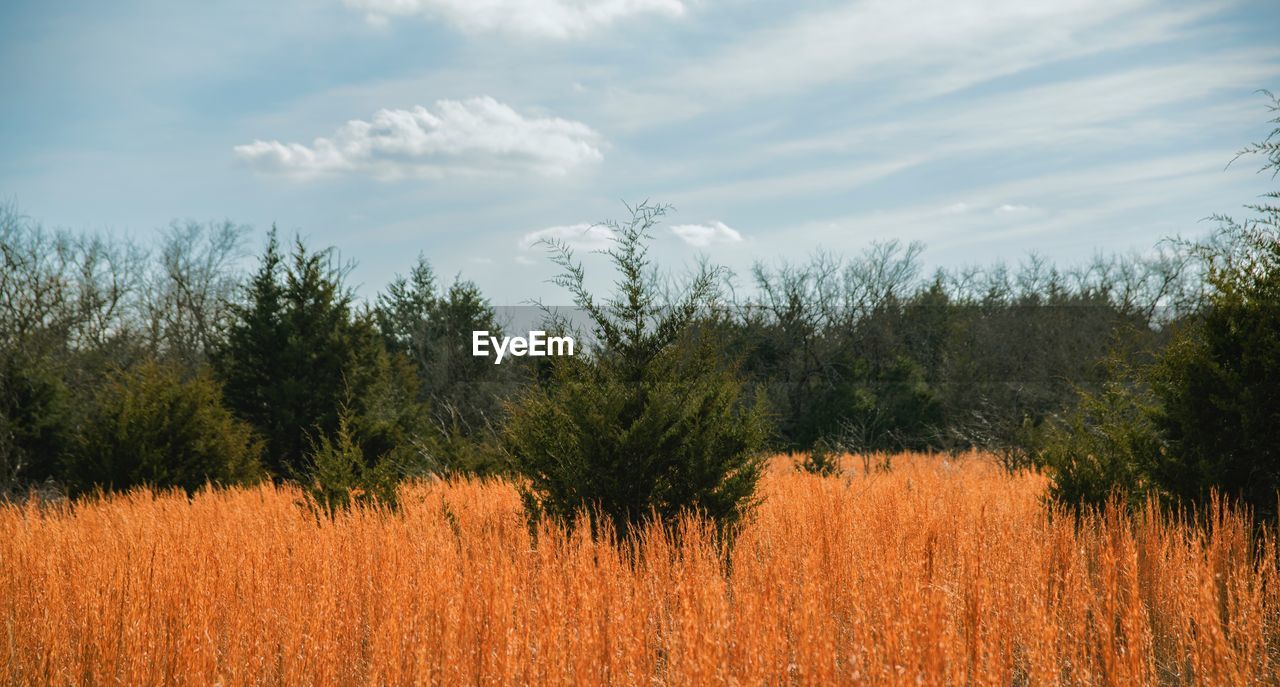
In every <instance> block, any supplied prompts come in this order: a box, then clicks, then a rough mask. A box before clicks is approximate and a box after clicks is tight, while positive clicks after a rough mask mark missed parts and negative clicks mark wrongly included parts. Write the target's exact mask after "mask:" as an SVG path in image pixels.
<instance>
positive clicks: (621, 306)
mask: <svg viewBox="0 0 1280 687" xmlns="http://www.w3.org/2000/svg"><path fill="white" fill-rule="evenodd" d="M663 213H664V209H663V208H661V207H655V206H651V205H647V204H646V205H640V206H639V207H637V208H635V209H634V210H633V216H632V218H631V220H630V221H629V222H627V223H626V224H623V225H617V224H611V225H610V226H611V227H612V229H613V230H614V231H615V232H616V240H615V244H614V247H613V248H612V249H611V250H609V251H608V252H607V255H608V256H609V258H610V259H611V261H612V262H613V265H614V266H615V267H616V268H617V270H618V272H619V273H620V278H619V280H618V293H617V295H616V296H615V297H614V298H613V299H611V300H609V301H607V302H605V303H597V302H596V300H595V299H594V298H593V297H592V296H591V294H590V293H589V292H588V291H587V289H586V285H585V275H584V272H583V268H582V266H581V264H580V263H576V262H574V260H573V254H572V251H570V250H569V248H568V247H567V246H565V245H563V244H552V248H553V249H554V250H555V252H556V255H557V257H556V261H557V264H559V265H560V266H561V267H562V268H563V269H564V273H563V274H562V275H561V277H560V278H559V279H558V283H559V284H560V285H562V286H564V287H566V288H567V289H568V290H569V291H570V293H571V294H572V295H573V297H574V301H575V302H576V304H577V306H578V307H579V308H581V309H582V310H583V311H584V312H585V313H586V314H587V315H588V316H589V317H590V319H591V322H592V324H593V334H594V336H595V338H596V339H597V341H598V343H599V347H598V349H597V350H595V351H594V352H592V353H591V354H588V355H579V356H576V357H561V358H553V359H552V370H551V374H550V377H549V379H547V380H546V381H545V383H542V384H538V385H535V386H533V387H530V388H529V389H528V390H526V392H525V393H524V394H522V395H521V396H520V397H518V399H517V400H516V401H515V402H513V403H512V404H511V405H510V409H509V412H510V416H509V419H508V423H507V427H506V434H505V436H506V441H507V446H508V450H509V451H510V453H511V455H512V456H513V458H514V461H515V467H516V470H517V471H518V472H519V473H520V474H522V475H523V476H524V477H525V478H527V480H528V488H527V489H526V491H525V495H524V496H525V503H526V505H527V507H528V508H529V510H530V513H531V515H534V516H539V515H547V516H550V517H553V518H556V519H562V520H573V519H574V518H575V517H576V516H577V515H578V514H579V513H580V512H591V513H594V514H598V515H600V516H602V517H603V518H605V519H606V520H607V521H608V522H609V523H610V524H611V525H612V526H613V527H614V528H615V531H617V532H619V533H622V534H626V533H627V532H629V531H631V530H632V528H633V527H634V526H635V525H636V524H638V523H639V522H641V521H643V520H645V519H647V518H649V517H651V516H656V517H658V518H661V519H664V520H669V519H671V518H673V517H675V516H676V515H677V514H678V513H679V512H681V511H683V510H695V511H698V512H700V513H702V514H703V515H706V516H708V517H711V518H713V519H715V520H716V521H718V522H720V523H722V524H728V523H732V522H733V521H735V520H736V519H737V518H738V517H740V516H741V514H742V513H743V511H744V509H745V508H746V507H747V506H748V505H749V504H750V503H751V499H752V494H753V492H754V489H755V485H756V481H757V479H758V477H759V474H760V467H761V462H760V459H759V457H758V455H759V451H760V450H761V448H762V447H763V444H764V439H765V436H766V422H765V418H764V412H763V404H762V403H760V402H757V403H754V404H752V403H748V402H745V399H744V398H743V397H742V384H741V382H740V380H739V379H738V377H737V375H736V373H735V371H734V370H733V369H732V367H731V366H730V365H728V364H726V362H725V360H724V355H723V349H722V348H721V347H720V345H719V344H718V342H716V341H713V340H712V339H711V338H710V337H707V336H700V335H699V328H698V322H699V317H700V316H701V315H705V314H706V311H707V310H708V309H710V308H712V307H714V298H715V289H716V275H715V274H714V273H713V272H710V271H706V270H704V271H703V272H702V273H700V274H699V275H698V276H697V277H696V278H695V279H694V281H693V282H692V283H691V284H690V286H689V288H688V289H687V292H686V293H685V294H684V296H683V297H682V298H681V299H680V300H679V301H678V302H676V303H674V304H670V305H668V304H664V303H662V302H660V301H659V298H658V296H659V293H658V289H657V288H656V285H655V280H654V278H653V274H652V272H651V268H650V263H649V260H648V258H647V241H648V240H649V239H650V238H651V234H650V232H651V231H652V229H653V227H654V226H655V225H656V223H657V221H658V220H659V218H660V217H661V216H662V215H663Z"/></svg>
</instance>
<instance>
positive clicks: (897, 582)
mask: <svg viewBox="0 0 1280 687" xmlns="http://www.w3.org/2000/svg"><path fill="white" fill-rule="evenodd" d="M777 462H778V463H782V462H783V460H782V459H779V460H778V461H777ZM1044 486H1045V484H1044V480H1043V478H1042V477H1040V476H1038V475H1035V474H1031V473H1023V474H1018V475H1008V474H1006V473H1004V472H1002V471H1001V470H999V469H998V468H996V467H994V466H993V465H992V464H991V463H990V462H989V461H987V460H985V459H983V458H982V457H980V456H970V457H967V458H963V459H960V460H945V459H943V458H940V457H932V456H899V457H897V458H896V459H895V461H894V469H893V470H892V471H891V472H887V473H873V474H869V475H868V474H863V473H862V471H861V470H857V471H856V473H855V474H852V475H850V476H844V477H827V478H822V477H815V476H810V475H805V474H799V473H796V472H794V471H792V470H790V468H789V467H788V466H786V465H782V464H778V465H776V466H775V467H774V468H773V469H771V470H770V471H769V474H768V475H767V476H766V478H765V479H764V481H763V484H762V496H763V502H762V503H761V504H760V506H759V507H758V509H757V510H756V511H755V515H754V517H753V518H752V519H751V520H750V522H749V523H748V524H747V525H746V526H745V527H744V529H743V530H742V532H741V534H740V535H739V536H738V538H737V540H736V542H735V544H734V545H733V546H732V547H731V548H730V549H728V550H725V549H724V548H722V547H721V546H720V545H718V544H717V543H716V538H715V537H714V536H712V534H711V532H710V530H709V528H708V527H707V526H706V525H705V524H703V523H700V522H698V521H697V520H696V519H692V518H690V519H687V520H685V521H684V522H681V523H679V525H678V527H677V528H676V529H677V530H678V532H677V533H676V535H675V536H672V535H671V533H670V532H664V531H663V530H661V529H659V528H651V529H649V530H648V531H647V532H645V534H644V536H643V537H642V538H640V539H639V540H638V541H636V542H634V543H633V544H632V545H630V546H615V545H610V544H609V543H607V542H601V541H597V540H593V539H592V538H591V537H590V536H589V535H588V534H587V533H585V532H583V531H565V530H563V529H558V528H556V527H554V526H551V525H542V526H541V527H540V528H539V529H538V530H537V532H535V533H533V534H531V533H530V532H529V530H528V528H527V527H526V524H525V521H524V518H523V514H522V512H521V509H520V503H519V499H518V496H517V494H516V491H515V489H514V488H513V487H512V486H511V485H509V484H506V483H502V482H498V481H477V480H459V481H450V482H440V483H434V484H418V485H414V486H411V487H407V488H405V490H404V492H403V503H402V507H401V508H400V510H398V511H397V512H394V513H388V512H384V511H378V510H371V509H357V510H354V511H352V512H349V513H345V514H340V515H338V516H337V517H336V518H334V519H326V518H317V517H316V516H315V515H314V514H312V512H310V511H309V510H308V509H307V508H305V507H303V506H300V505H299V501H300V499H301V495H300V493H299V492H297V491H295V490H292V489H288V488H279V487H272V486H262V487H258V488H254V489H239V490H231V491H208V492H203V493H200V494H197V495H196V496H194V497H193V498H190V499H188V498H187V497H186V496H184V495H182V494H174V493H165V494H154V493H149V492H145V491H144V492H136V493H131V494H127V495H120V496H111V497H107V498H104V499H101V500H93V501H87V502H80V503H75V504H66V505H55V506H48V505H44V506H40V505H37V504H35V503H29V504H25V505H7V506H3V507H0V619H2V622H3V629H2V630H0V681H3V682H5V683H7V684H18V685H26V684H37V685H44V684H53V685H65V684H96V685H107V684H110V685H152V684H195V685H212V684H219V685H241V684H255V685H256V684H280V685H346V684H360V685H402V684H448V685H454V684H582V685H591V684H646V685H652V684H669V685H713V684H749V685H756V684H778V685H780V684H831V683H866V684H888V685H893V684H912V685H916V684H939V685H956V684H966V683H968V684H1033V685H1051V684H1107V685H1128V684H1152V683H1170V684H1191V683H1194V684H1208V685H1245V684H1256V683H1263V684H1276V683H1277V681H1278V679H1277V676H1276V674H1277V666H1278V665H1280V628H1278V623H1280V585H1278V580H1277V558H1276V549H1275V546H1274V543H1273V542H1272V541H1270V539H1269V538H1267V537H1262V540H1261V541H1259V539H1258V538H1257V537H1256V535H1255V534H1254V533H1253V531H1252V528H1251V525H1250V524H1249V523H1248V521H1247V520H1246V519H1244V518H1242V517H1241V516H1240V515H1238V514H1236V513H1233V512H1231V511H1229V510H1227V509H1218V511H1217V513H1216V515H1215V516H1214V517H1212V518H1211V520H1210V521H1209V522H1207V523H1203V524H1202V525H1201V526H1192V525H1190V524H1188V523H1186V522H1183V521H1181V520H1178V519H1176V518H1171V517H1169V516H1167V515H1165V514H1163V513H1161V512H1160V511H1159V509H1156V508H1154V507H1152V508H1148V509H1147V510H1145V511H1144V512H1142V513H1140V514H1138V515H1135V516H1128V515H1125V514H1123V513H1120V512H1114V511H1112V512H1106V513H1102V514H1096V515H1092V516H1088V517H1086V518H1084V520H1083V521H1081V522H1079V523H1076V522H1074V521H1073V520H1072V519H1071V518H1069V517H1066V516H1064V515H1063V514H1061V513H1054V512H1052V511H1051V510H1049V509H1047V508H1046V507H1045V506H1044V504H1043V502H1042V494H1043V491H1044Z"/></svg>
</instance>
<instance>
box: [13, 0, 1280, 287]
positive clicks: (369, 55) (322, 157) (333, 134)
mask: <svg viewBox="0 0 1280 687" xmlns="http://www.w3.org/2000/svg"><path fill="white" fill-rule="evenodd" d="M1277 28H1280V0H1235V1H1216V0H1214V1H1200V2H1174V1H1170V0H986V1H983V2H958V1H956V0H830V1H827V0H815V1H813V2H753V1H750V0H595V1H593V2H588V1H585V0H252V1H242V0H222V1H220V2H216V3H209V2H202V3H196V2H186V1H177V0H113V2H109V3H107V2H97V1H83V0H62V1H59V2H28V1H25V0H7V1H6V2H3V3H0V64H2V65H3V67H4V68H3V69H2V70H0V93H3V94H4V95H3V105H2V106H0V144H2V145H3V150H4V154H3V155H2V156H0V200H5V201H8V202H11V203H13V204H14V205H16V206H17V208H18V209H19V210H20V211H21V212H22V213H24V214H26V215H28V216H30V217H31V218H33V219H36V220H38V221H40V222H42V223H43V224H45V225H46V226H57V227H68V228H72V229H77V230H84V231H102V232H110V233H115V234H123V235H128V236H131V237H134V238H136V239H139V240H141V241H144V242H145V241H147V240H150V239H152V238H154V237H155V236H156V235H157V233H158V232H159V231H160V229H161V228H163V227H164V226H166V225H168V224H169V223H170V222H171V221H174V220H196V221H213V220H222V219H230V220H232V221H234V222H236V223H243V224H247V225H250V226H252V227H254V229H255V233H254V234H253V237H252V239H251V245H250V246H249V247H250V248H251V249H252V250H255V251H256V250H257V249H258V248H259V247H260V245H261V243H262V237H263V235H264V232H265V230H266V229H267V228H268V227H270V226H271V225H272V224H273V223H274V224H276V225H277V226H278V227H279V228H280V230H281V231H282V232H285V233H288V234H292V233H295V232H296V233H299V234H301V235H302V236H304V237H306V239H307V240H308V241H309V242H310V243H311V244H313V245H317V246H327V245H333V246H336V247H337V249H338V250H339V251H340V253H341V255H342V256H343V257H344V258H348V259H353V260H355V261H356V262H357V267H356V268H355V270H354V272H353V273H352V278H353V279H354V282H355V284H356V285H357V286H358V288H359V289H360V292H361V294H362V295H365V296H371V295H372V294H374V293H376V291H377V290H378V289H380V288H382V287H383V285H385V284H386V282H387V281H388V280H389V279H390V278H391V277H392V276H393V275H394V274H395V273H404V272H407V271H408V270H409V269H410V267H411V266H412V264H413V262H414V260H415V259H416V256H418V255H419V254H421V255H423V256H425V257H426V258H427V259H428V260H429V261H430V262H431V263H432V265H433V266H434V267H435V269H436V271H437V272H438V273H440V274H442V275H445V276H446V277H452V276H453V275H457V274H461V275H462V276H463V277H465V278H467V279H471V280H473V281H475V282H476V283H477V284H479V285H480V287H481V288H482V289H483V290H484V292H485V293H486V295H488V296H489V297H490V298H491V300H492V301H493V302H494V303H495V304H497V305H515V304H519V303H522V302H525V301H526V300H528V299H530V298H541V299H543V300H547V301H549V302H558V301H557V300H556V299H557V297H562V296H563V294H562V293H561V292H560V291H559V290H558V289H557V288H556V287H555V286H553V285H551V284H549V283H547V279H548V278H549V277H550V276H552V275H553V274H554V272H555V268H554V267H553V266H552V265H551V263H550V262H549V261H548V259H547V256H546V254H545V248H544V247H543V246H542V245H541V244H539V243H538V239H539V238H546V237H556V238H560V239H563V240H565V241H567V242H569V243H570V244H572V245H574V246H576V247H578V249H579V252H580V254H586V255H587V261H588V269H589V271H590V274H592V275H598V276H596V278H597V279H603V278H605V277H608V276H609V275H608V273H607V272H605V271H604V265H602V264H600V258H599V257H598V256H596V257H592V256H590V251H592V250H595V249H599V248H601V247H603V246H607V245H608V240H609V234H608V232H607V230H604V229H601V228H600V227H597V226H593V225H594V224H595V223H598V222H600V221H602V220H606V219H622V218H625V217H626V206H625V205H624V203H637V202H640V201H643V200H649V201H652V202H657V203H665V204H670V205H671V206H672V208H673V211H672V212H671V214H670V215H669V216H668V217H667V218H666V223H665V224H664V225H663V226H661V227H659V228H658V230H657V232H656V234H655V237H654V244H653V251H654V256H655V257H656V258H657V260H658V261H659V262H660V263H661V264H662V265H663V266H664V268H666V269H668V270H672V271H677V272H678V271H681V270H683V269H685V268H688V267H691V266H692V265H694V264H696V263H697V261H698V260H700V259H708V260H710V261H711V262H714V263H718V264H722V265H726V266H728V267H729V268H730V269H733V270H734V271H735V272H737V273H739V274H741V275H744V276H745V274H746V272H747V271H748V270H749V268H750V266H751V265H752V264H753V263H754V262H756V261H763V262H765V263H767V264H771V265H776V264H780V263H782V262H793V263H794V262H800V261H804V260H806V259H807V258H808V257H809V256H811V255H813V254H814V252H815V251H817V250H824V251H827V252H830V253H834V254H837V255H847V256H851V255H855V254H857V253H859V252H861V251H863V250H865V249H866V248H867V247H868V246H869V245H870V244H872V243H873V242H875V241H884V240H890V239H898V240H901V241H922V242H924V244H925V246H926V249H925V251H924V253H923V259H924V261H925V263H926V265H928V266H929V267H957V266H961V265H968V264H990V263H992V262H993V261H998V260H1001V261H1006V262H1009V263H1017V262H1018V261H1019V260H1022V259H1025V258H1026V256H1027V255H1028V254H1030V253H1032V252H1034V253H1038V254H1040V255H1043V256H1046V257H1048V258H1050V259H1052V260H1054V261H1056V262H1059V263H1062V264H1070V263H1072V262H1078V261H1081V260H1085V259H1088V258H1089V257H1091V256H1092V255H1094V254H1095V253H1098V252H1115V251H1119V252H1127V251H1145V250H1150V249H1151V248H1152V247H1153V246H1154V245H1156V244H1157V243H1158V242H1159V241H1160V240H1161V239H1162V238H1163V237H1167V236H1170V235H1183V236H1196V235H1200V234H1203V233H1205V232H1207V231H1208V230H1209V229H1210V227H1209V226H1208V225H1207V224H1206V223H1205V222H1203V221H1201V220H1202V218H1205V217H1206V216H1208V215H1210V214H1213V213H1228V214H1232V213H1240V212H1242V210H1241V209H1240V207H1241V206H1242V205H1244V204H1245V203H1249V202H1252V201H1254V200H1256V199H1257V197H1258V196H1259V195H1260V194H1262V193H1264V192H1266V191H1268V190H1271V189H1273V188H1274V187H1275V183H1274V180H1273V179H1271V178H1270V177H1269V176H1268V175H1259V174H1256V171H1257V167H1258V165H1257V164H1254V163H1253V162H1251V161H1248V160H1243V161H1239V162H1236V163H1235V164H1232V165H1230V166H1229V167H1228V163H1229V162H1230V161H1231V160H1232V157H1233V156H1234V154H1235V152H1236V151H1237V150H1238V149H1240V148H1241V147H1242V146H1244V145H1245V144H1247V143H1249V142H1251V141H1256V140H1260V139H1261V138H1262V137H1264V136H1265V135H1266V133H1267V132H1268V131H1269V130H1270V129H1269V127H1268V125H1267V124H1266V120H1267V119H1268V117H1269V116H1270V115H1269V114H1268V112H1267V111H1266V107H1265V106H1266V102H1267V101H1266V99H1265V98H1264V97H1263V96H1261V95H1258V94H1257V93H1255V91H1256V90H1257V89H1261V88H1267V89H1271V90H1274V91H1277V92H1280V42H1277V41H1275V35H1276V29H1277ZM602 283H606V284H607V281H605V282H602Z"/></svg>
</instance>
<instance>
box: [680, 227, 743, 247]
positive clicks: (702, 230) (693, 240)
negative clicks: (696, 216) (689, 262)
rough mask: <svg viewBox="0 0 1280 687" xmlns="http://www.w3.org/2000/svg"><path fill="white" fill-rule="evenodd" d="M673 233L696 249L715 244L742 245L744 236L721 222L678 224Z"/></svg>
mask: <svg viewBox="0 0 1280 687" xmlns="http://www.w3.org/2000/svg"><path fill="white" fill-rule="evenodd" d="M671 231H672V232H674V233H675V235H676V236H679V237H680V239H681V240H682V241H684V242H685V243H687V244H689V245H690V246H693V247H695V248H706V247H707V246H710V245H711V244H713V243H741V242H742V234H741V233H739V232H738V230H737V229H734V228H733V227H731V226H729V225H727V224H725V223H724V222H720V221H713V222H708V223H707V224H676V225H674V226H672V227H671Z"/></svg>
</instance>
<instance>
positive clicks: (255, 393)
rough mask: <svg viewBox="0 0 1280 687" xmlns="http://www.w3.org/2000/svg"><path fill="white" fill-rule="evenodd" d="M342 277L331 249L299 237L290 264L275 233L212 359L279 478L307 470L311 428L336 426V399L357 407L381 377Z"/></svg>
mask: <svg viewBox="0 0 1280 687" xmlns="http://www.w3.org/2000/svg"><path fill="white" fill-rule="evenodd" d="M345 274H346V271H345V270H344V269H343V268H341V267H339V266H337V265H335V264H334V256H333V254H332V251H331V250H323V251H315V252H312V251H308V250H307V248H306V246H305V245H304V244H303V243H302V241H301V239H298V240H296V241H295V242H294V248H293V252H292V254H291V256H290V258H289V260H288V262H287V263H286V262H285V261H284V260H283V259H282V257H281V255H280V251H279V244H278V242H277V240H276V236H275V232H274V230H273V231H272V234H271V237H270V239H269V241H268V245H267V250H266V252H265V253H264V254H263V257H262V261H261V265H260V266H259V269H258V271H257V273H255V274H254V276H253V278H252V279H251V280H250V283H249V286H248V290H247V291H248V292H247V299H246V302H245V303H244V304H242V305H240V306H238V307H236V308H235V310H234V321H233V323H232V325H231V327H230V331H229V334H228V339H227V343H226V345H225V347H224V348H223V349H222V351H220V353H219V355H218V356H217V360H216V362H217V366H218V370H219V373H220V375H221V378H222V380H223V382H224V384H225V387H226V398H227V403H228V405H229V406H230V407H231V408H232V410H233V411H234V412H235V413H236V414H237V415H238V416H239V417H242V418H244V419H245V420H248V421H249V422H251V423H252V424H253V425H254V427H255V428H257V430H258V431H259V432H260V433H261V434H262V435H263V436H264V437H265V439H266V442H267V466H268V467H269V469H270V470H271V471H272V472H273V473H274V474H275V475H276V476H277V477H293V476H297V475H299V474H302V473H303V472H305V461H304V457H305V455H306V454H307V452H308V450H309V449H310V446H311V439H310V436H311V435H312V433H313V432H319V433H321V434H324V435H328V434H331V433H333V432H335V431H336V430H337V429H338V414H339V409H340V407H341V406H342V404H343V403H344V402H346V401H347V399H354V400H353V403H354V404H356V405H357V407H358V408H361V409H362V408H363V406H362V405H361V404H362V403H363V402H364V400H365V397H366V393H367V392H368V391H369V389H370V388H371V386H372V385H373V384H374V382H375V381H377V374H378V364H379V363H378V356H379V354H380V352H381V346H380V342H379V340H378V338H377V335H376V331H375V329H374V326H373V322H372V318H371V317H369V316H367V315H364V314H361V313H357V312H356V311H355V310H354V308H353V306H352V299H353V295H352V293H351V291H350V289H348V288H347V287H346V286H345V284H344V277H345Z"/></svg>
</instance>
